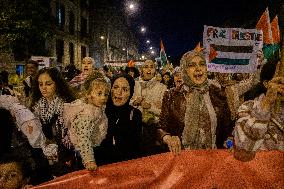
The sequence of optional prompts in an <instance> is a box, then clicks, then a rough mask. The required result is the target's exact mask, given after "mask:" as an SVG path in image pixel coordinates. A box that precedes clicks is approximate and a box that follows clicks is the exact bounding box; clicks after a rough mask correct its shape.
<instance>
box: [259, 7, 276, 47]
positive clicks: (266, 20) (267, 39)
mask: <svg viewBox="0 0 284 189" xmlns="http://www.w3.org/2000/svg"><path fill="white" fill-rule="evenodd" d="M256 29H259V30H262V31H263V42H264V43H265V44H272V42H273V40H272V33H271V24H270V17H269V11H268V8H266V9H265V11H264V12H263V14H262V15H261V17H260V19H259V20H258V22H257V24H256Z"/></svg>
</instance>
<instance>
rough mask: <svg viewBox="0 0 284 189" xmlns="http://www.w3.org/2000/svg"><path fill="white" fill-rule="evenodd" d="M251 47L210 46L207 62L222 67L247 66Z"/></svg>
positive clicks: (251, 50)
mask: <svg viewBox="0 0 284 189" xmlns="http://www.w3.org/2000/svg"><path fill="white" fill-rule="evenodd" d="M252 52H253V46H224V45H215V44H210V52H209V62H210V63H214V64H222V65H244V66H245V65H249V63H250V59H251V56H252Z"/></svg>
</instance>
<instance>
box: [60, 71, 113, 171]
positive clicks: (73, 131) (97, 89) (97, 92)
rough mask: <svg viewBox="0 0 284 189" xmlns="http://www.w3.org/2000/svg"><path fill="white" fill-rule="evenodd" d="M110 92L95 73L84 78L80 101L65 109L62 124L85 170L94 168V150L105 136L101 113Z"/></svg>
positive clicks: (106, 84)
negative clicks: (65, 127) (66, 128)
mask: <svg viewBox="0 0 284 189" xmlns="http://www.w3.org/2000/svg"><path fill="white" fill-rule="evenodd" d="M109 92H110V84H109V83H108V82H107V81H106V79H105V77H104V76H103V74H101V73H100V72H97V71H96V72H94V73H92V74H90V75H89V76H88V77H87V78H86V81H85V83H84V95H83V98H82V99H78V100H76V101H74V102H72V103H66V104H65V106H64V113H63V114H64V121H65V123H64V124H66V125H67V127H68V128H69V133H70V137H71V142H72V143H73V145H74V146H75V149H76V150H77V151H79V152H80V155H81V158H82V163H83V164H84V166H85V168H86V169H88V170H95V169H96V167H97V164H96V161H95V157H94V149H93V148H94V147H97V146H99V145H100V143H101V142H102V140H103V139H104V138H105V136H106V133H107V117H106V115H105V111H104V110H105V105H106V102H107V99H108V95H109Z"/></svg>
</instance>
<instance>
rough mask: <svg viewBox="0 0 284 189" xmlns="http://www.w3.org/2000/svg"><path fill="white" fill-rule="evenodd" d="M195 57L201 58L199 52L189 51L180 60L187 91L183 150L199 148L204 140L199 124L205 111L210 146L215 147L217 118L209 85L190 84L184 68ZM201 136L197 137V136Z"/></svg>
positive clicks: (205, 83)
mask: <svg viewBox="0 0 284 189" xmlns="http://www.w3.org/2000/svg"><path fill="white" fill-rule="evenodd" d="M195 56H200V57H203V54H202V53H201V52H196V51H190V52H187V53H186V54H185V55H183V57H182V59H181V67H182V73H183V79H184V85H183V90H186V91H187V94H186V95H185V98H186V111H185V118H184V122H185V126H184V130H183V133H182V144H183V146H184V147H185V148H190V149H197V148H198V147H199V144H198V143H199V142H200V140H204V137H205V134H204V133H203V134H202V132H200V128H199V122H200V116H201V112H202V111H207V112H205V113H208V114H209V117H210V123H211V134H212V136H211V139H212V141H211V144H210V145H211V146H212V148H214V147H215V140H216V136H215V133H216V127H217V118H216V113H215V111H214V108H213V105H212V103H211V100H210V96H209V84H208V80H207V79H206V81H205V82H204V83H202V84H200V85H197V84H195V83H193V82H192V80H191V79H190V78H189V76H188V74H187V72H186V68H187V66H188V65H187V61H189V60H190V59H192V58H193V57H195ZM199 134H200V135H203V136H200V137H199V136H198V135H199Z"/></svg>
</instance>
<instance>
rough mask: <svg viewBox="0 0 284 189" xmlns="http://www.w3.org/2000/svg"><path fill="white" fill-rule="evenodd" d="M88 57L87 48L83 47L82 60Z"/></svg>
mask: <svg viewBox="0 0 284 189" xmlns="http://www.w3.org/2000/svg"><path fill="white" fill-rule="evenodd" d="M86 56H87V49H86V47H85V46H81V59H83V58H85V57H86Z"/></svg>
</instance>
